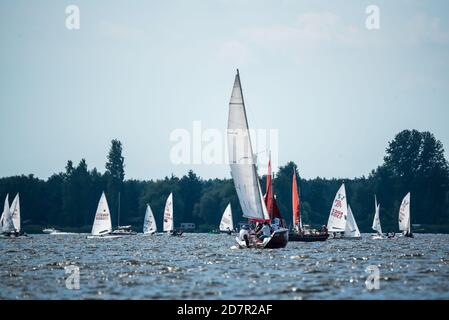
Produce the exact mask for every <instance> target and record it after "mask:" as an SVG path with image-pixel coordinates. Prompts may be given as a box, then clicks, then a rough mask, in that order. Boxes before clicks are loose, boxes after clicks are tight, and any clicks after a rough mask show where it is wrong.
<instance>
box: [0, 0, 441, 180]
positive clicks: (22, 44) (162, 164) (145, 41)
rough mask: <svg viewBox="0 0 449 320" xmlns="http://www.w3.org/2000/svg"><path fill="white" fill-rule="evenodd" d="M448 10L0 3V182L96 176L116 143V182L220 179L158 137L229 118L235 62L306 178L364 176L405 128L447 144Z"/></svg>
mask: <svg viewBox="0 0 449 320" xmlns="http://www.w3.org/2000/svg"><path fill="white" fill-rule="evenodd" d="M69 4H75V5H78V6H79V8H80V29H79V30H68V29H67V28H66V21H65V20H66V13H65V9H66V6H67V5H69ZM372 4H374V5H377V6H378V7H379V9H380V29H379V30H368V29H367V28H366V27H365V20H366V17H367V14H366V13H365V9H366V7H367V6H368V5H372ZM448 18H449V2H448V1H447V0H438V1H437V0H433V1H421V0H415V1H413V0H410V1H401V0H397V1H355V0H350V1H348V0H340V1H319V0H310V1H301V0H291V1H290V0H284V1H282V0H276V1H275V0H272V1H263V0H262V1H261V0H240V1H233V0H228V1H225V0H221V1H218V0H217V1H213V0H207V1H206V0H203V1H194V0H189V1H181V0H180V1H143V0H141V1H138V0H134V1H115V0H96V1H92V0H89V1H87V0H86V1H81V0H78V1H76V0H72V1H43V0H39V1H1V2H0V40H1V49H0V110H1V112H0V148H1V150H2V153H1V158H0V177H3V176H10V175H15V174H22V173H23V174H29V173H33V174H35V175H36V176H38V177H40V178H47V177H48V176H50V175H51V174H52V173H55V172H60V171H63V170H64V167H65V164H66V162H67V160H69V159H70V160H73V161H74V162H75V163H78V161H79V160H80V159H81V158H86V160H87V163H88V165H89V167H90V168H93V167H97V168H98V169H99V170H100V171H102V172H103V171H104V163H105V161H106V154H107V151H108V148H109V143H110V140H111V139H113V138H118V139H120V140H121V141H122V142H123V144H124V156H125V163H126V178H136V179H150V178H162V177H164V176H166V175H170V174H171V173H174V174H176V175H178V176H179V175H182V174H184V173H185V172H187V170H188V169H190V168H192V169H193V170H194V171H195V172H197V173H198V174H199V175H200V176H202V177H204V178H210V177H219V178H223V177H228V178H229V177H230V174H229V167H228V166H227V165H225V164H223V165H205V164H200V165H175V164H173V163H172V162H171V160H170V150H171V148H172V147H173V145H174V142H171V141H170V140H169V136H170V133H171V132H173V130H175V129H186V130H188V131H190V132H192V126H193V121H201V123H202V127H203V129H207V128H217V129H220V130H224V129H225V128H226V125H227V114H228V103H229V98H230V94H231V89H232V85H233V82H234V75H235V69H236V68H239V69H240V74H241V79H242V86H243V92H244V96H245V102H246V107H247V112H248V118H249V119H248V121H249V125H250V127H253V128H256V129H257V128H266V129H278V130H279V163H280V164H285V163H286V162H287V161H295V162H296V163H297V164H298V165H299V170H300V173H301V174H302V176H303V177H306V178H313V177H316V176H321V177H329V178H330V177H349V178H351V177H355V176H361V175H367V174H368V173H369V172H370V171H371V170H372V169H374V168H376V167H377V166H378V165H380V164H381V163H382V159H383V156H384V154H385V148H386V146H387V142H388V141H389V140H391V139H393V137H394V135H395V134H396V133H398V132H399V131H401V130H403V129H418V130H428V131H431V132H432V133H434V134H435V136H436V137H437V138H438V139H440V140H441V141H442V142H443V144H444V146H445V147H446V149H449V125H448V119H449V104H448V102H449V19H448ZM256 151H260V150H256ZM448 154H449V153H448V152H446V155H448ZM262 173H264V172H262Z"/></svg>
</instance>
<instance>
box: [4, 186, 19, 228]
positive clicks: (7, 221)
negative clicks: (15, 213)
mask: <svg viewBox="0 0 449 320" xmlns="http://www.w3.org/2000/svg"><path fill="white" fill-rule="evenodd" d="M1 222H2V232H14V231H16V229H15V228H14V222H13V221H12V215H11V211H10V209H9V194H7V195H6V198H5V204H4V206H3V213H2V217H1Z"/></svg>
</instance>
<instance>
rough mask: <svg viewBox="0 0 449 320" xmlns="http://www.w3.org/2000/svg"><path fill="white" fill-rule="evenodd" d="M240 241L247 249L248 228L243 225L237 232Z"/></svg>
mask: <svg viewBox="0 0 449 320" xmlns="http://www.w3.org/2000/svg"><path fill="white" fill-rule="evenodd" d="M239 239H240V241H245V244H246V246H247V247H249V227H248V226H246V225H244V226H243V227H242V229H240V232H239Z"/></svg>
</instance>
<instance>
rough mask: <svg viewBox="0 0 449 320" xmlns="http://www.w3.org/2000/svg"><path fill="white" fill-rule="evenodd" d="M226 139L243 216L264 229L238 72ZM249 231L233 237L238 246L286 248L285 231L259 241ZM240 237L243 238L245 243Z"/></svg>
mask: <svg viewBox="0 0 449 320" xmlns="http://www.w3.org/2000/svg"><path fill="white" fill-rule="evenodd" d="M227 138H228V155H229V165H230V167H231V175H232V179H233V182H234V186H235V190H236V192H237V196H238V198H239V202H240V206H241V208H242V211H243V216H244V217H245V218H247V219H248V220H249V222H250V223H251V224H252V225H254V224H256V223H258V224H259V225H260V224H262V223H263V224H264V227H265V226H266V225H267V224H268V223H269V222H270V216H269V214H268V211H267V207H266V204H265V202H264V198H263V196H262V191H261V188H260V183H259V178H258V176H257V169H256V164H255V159H254V155H253V151H252V146H251V138H250V135H249V127H248V119H247V117H246V110H245V103H244V100H243V93H242V86H241V83H240V75H239V71H238V70H237V74H236V76H235V80H234V86H233V89H232V94H231V99H230V102H229V117H228V130H227ZM250 229H251V230H245V231H246V233H245V235H243V233H242V231H243V230H242V231H241V233H240V235H241V236H240V237H236V241H237V244H238V245H239V247H241V248H246V247H253V248H270V249H275V248H284V247H285V246H286V245H287V242H288V229H285V228H282V227H280V228H277V230H271V231H270V235H269V236H267V235H265V237H264V239H263V240H261V238H262V237H261V238H259V237H258V236H257V234H256V230H255V228H251V227H250ZM264 230H267V228H266V227H265V229H264ZM242 237H246V238H245V239H246V241H245V240H244V239H242Z"/></svg>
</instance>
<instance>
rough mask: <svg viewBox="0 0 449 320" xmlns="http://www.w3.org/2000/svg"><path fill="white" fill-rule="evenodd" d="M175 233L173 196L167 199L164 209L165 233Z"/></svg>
mask: <svg viewBox="0 0 449 320" xmlns="http://www.w3.org/2000/svg"><path fill="white" fill-rule="evenodd" d="M170 231H173V194H172V193H170V195H169V196H168V198H167V201H166V202H165V209H164V232H170Z"/></svg>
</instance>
